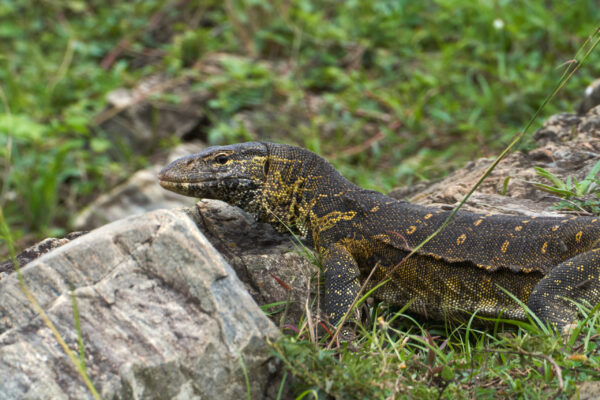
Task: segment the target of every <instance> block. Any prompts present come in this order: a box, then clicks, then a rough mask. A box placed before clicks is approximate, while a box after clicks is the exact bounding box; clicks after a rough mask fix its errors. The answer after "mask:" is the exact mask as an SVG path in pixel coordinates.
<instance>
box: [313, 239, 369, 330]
mask: <svg viewBox="0 0 600 400" xmlns="http://www.w3.org/2000/svg"><path fill="white" fill-rule="evenodd" d="M321 255H322V263H323V273H324V275H325V310H326V312H327V316H328V318H329V322H330V323H331V324H333V325H337V324H338V323H339V322H340V320H341V319H342V317H343V316H344V315H345V314H346V313H347V312H348V310H349V309H350V307H351V306H352V302H353V301H354V299H355V298H356V296H358V294H359V292H360V282H359V276H360V271H359V269H358V264H357V263H356V260H355V259H354V257H352V254H350V252H349V251H348V249H347V248H345V247H344V246H342V245H340V244H334V245H332V246H330V247H329V248H327V249H325V251H323V252H322V253H321Z"/></svg>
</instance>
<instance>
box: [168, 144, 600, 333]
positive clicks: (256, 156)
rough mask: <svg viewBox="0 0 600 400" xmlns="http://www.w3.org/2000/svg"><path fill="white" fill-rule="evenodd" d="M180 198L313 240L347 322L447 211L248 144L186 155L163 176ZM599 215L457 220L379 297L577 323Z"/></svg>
mask: <svg viewBox="0 0 600 400" xmlns="http://www.w3.org/2000/svg"><path fill="white" fill-rule="evenodd" d="M159 180H160V184H161V185H162V186H163V187H164V188H166V189H168V190H172V191H174V192H177V193H180V194H183V195H187V196H194V197H199V198H211V199H219V200H223V201H226V202H228V203H230V204H232V205H235V206H238V207H240V208H242V209H244V210H246V211H248V212H250V213H252V214H254V215H255V216H256V217H257V219H258V220H260V221H266V222H269V223H271V224H272V225H273V226H275V227H276V228H277V229H279V230H286V229H287V228H286V226H287V227H289V228H291V229H292V230H293V231H295V232H297V233H299V234H301V235H303V236H305V237H306V238H307V239H308V240H309V241H310V242H311V244H312V245H313V246H314V248H315V250H316V251H317V252H318V253H319V254H320V256H321V260H322V263H323V268H324V275H325V303H326V304H325V306H326V311H327V314H328V316H329V319H330V321H331V322H332V323H334V324H336V323H337V322H339V320H340V319H341V317H342V316H343V315H344V314H345V313H346V312H347V311H348V309H349V308H350V306H351V304H352V302H353V300H354V298H355V297H356V296H357V295H358V293H359V290H360V287H361V283H362V282H364V280H365V279H366V277H367V276H368V275H369V273H370V272H371V270H372V269H373V268H374V267H375V266H377V270H376V271H375V272H374V274H373V277H372V278H371V279H370V281H369V284H368V286H367V289H369V288H370V287H373V286H374V285H375V284H377V283H378V282H381V281H382V280H384V279H386V277H387V275H388V273H389V272H390V271H391V270H392V269H393V268H394V267H395V266H396V265H397V264H398V263H399V262H401V261H402V260H403V259H404V258H405V257H406V255H407V254H408V253H409V252H410V250H411V249H412V248H414V247H415V246H417V245H418V244H419V243H420V242H421V241H422V240H423V239H425V238H426V237H427V236H429V235H430V234H431V233H432V232H434V231H435V230H436V229H437V228H438V227H439V226H440V224H442V222H443V221H444V220H445V219H446V217H447V216H448V213H449V212H448V211H442V210H439V209H436V208H431V207H423V206H418V205H413V204H410V203H406V202H402V201H398V200H395V199H393V198H391V197H387V196H385V195H383V194H381V193H378V192H375V191H369V190H365V189H362V188H360V187H358V186H356V185H354V184H352V183H350V182H349V181H348V180H346V179H345V178H344V177H343V176H341V175H340V174H339V173H338V172H337V171H336V170H335V168H333V166H332V165H331V164H329V163H328V162H327V161H325V160H324V159H322V158H321V157H319V156H317V155H316V154H314V153H311V152H309V151H308V150H304V149H302V148H299V147H294V146H286V145H280V144H273V143H254V142H250V143H241V144H235V145H231V146H220V147H210V148H208V149H206V150H204V151H202V152H200V153H197V154H193V155H190V156H187V157H183V158H180V159H178V160H176V161H174V162H172V163H171V164H169V165H168V166H167V167H165V168H164V169H163V170H162V171H161V172H160V174H159ZM284 224H285V225H284ZM599 238H600V219H599V218H594V217H538V218H536V217H522V216H507V215H484V214H475V213H469V212H459V213H457V215H456V216H455V218H454V219H453V220H452V221H451V222H450V224H449V225H448V226H447V227H446V228H445V229H444V230H443V231H442V232H441V233H440V234H438V235H437V236H436V237H435V238H434V239H432V240H431V241H429V242H428V243H427V244H425V245H424V246H423V247H422V248H421V249H420V250H419V251H418V252H417V253H416V254H414V255H413V256H412V257H410V258H408V259H406V260H404V261H403V262H402V263H401V265H400V266H399V267H398V268H396V269H395V271H394V272H393V273H392V274H391V276H390V278H391V279H390V281H389V282H388V283H386V284H385V285H383V286H382V287H380V288H379V289H377V290H376V291H375V293H374V296H375V297H376V298H378V299H381V300H384V301H386V302H388V303H390V304H394V305H400V306H403V305H405V304H407V303H408V302H411V303H410V306H409V307H408V310H409V311H412V312H415V313H419V314H422V315H424V316H427V317H430V318H436V319H443V318H452V319H460V320H462V319H464V318H467V317H468V316H469V315H470V314H472V313H473V312H477V313H478V315H480V316H485V317H496V316H499V315H502V316H503V317H506V318H510V319H517V320H524V319H525V318H526V316H525V313H524V312H523V310H522V308H521V307H520V306H519V305H518V304H517V303H516V302H515V301H514V300H513V299H511V298H510V297H509V296H508V295H507V294H506V293H505V292H504V291H503V290H501V289H500V288H503V289H505V290H507V291H508V292H510V293H512V294H513V295H514V296H515V297H517V298H518V299H520V300H521V301H522V302H524V303H525V304H527V305H528V306H529V307H530V308H531V309H532V310H533V311H534V312H535V313H536V314H537V315H538V316H539V317H541V318H542V319H543V320H545V321H549V322H552V323H555V324H557V325H559V326H561V325H564V324H566V323H569V322H571V321H572V320H573V319H574V318H575V317H576V316H577V308H576V306H575V305H574V304H573V303H572V302H571V301H569V299H572V300H575V301H577V302H588V303H590V304H592V305H595V304H596V303H598V302H600V280H599V277H600V248H598V247H599V246H598V239H599Z"/></svg>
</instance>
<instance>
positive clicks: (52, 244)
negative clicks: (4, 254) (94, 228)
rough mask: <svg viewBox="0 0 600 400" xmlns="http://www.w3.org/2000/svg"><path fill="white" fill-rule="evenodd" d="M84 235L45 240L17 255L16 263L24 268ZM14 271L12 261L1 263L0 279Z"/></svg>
mask: <svg viewBox="0 0 600 400" xmlns="http://www.w3.org/2000/svg"><path fill="white" fill-rule="evenodd" d="M85 233H86V232H71V233H69V234H67V235H65V236H64V237H62V238H46V239H44V240H42V241H41V242H39V243H36V244H35V245H33V246H31V247H28V248H27V249H25V250H23V251H22V252H21V253H20V254H19V255H17V263H18V264H19V266H20V267H24V266H25V265H27V264H29V263H30V262H31V261H33V260H35V259H36V258H39V257H41V256H43V255H44V254H46V253H48V252H50V251H52V250H54V249H57V248H59V247H60V246H63V245H65V244H67V243H69V242H70V241H71V240H73V239H76V238H78V237H79V236H81V235H83V234H85ZM14 270H15V266H14V265H13V262H12V260H6V261H3V262H2V263H0V279H3V278H4V277H6V276H7V275H8V274H10V273H12V272H14Z"/></svg>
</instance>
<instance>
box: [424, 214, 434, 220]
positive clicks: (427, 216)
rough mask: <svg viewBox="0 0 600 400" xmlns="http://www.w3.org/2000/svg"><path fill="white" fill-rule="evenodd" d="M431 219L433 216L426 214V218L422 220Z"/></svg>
mask: <svg viewBox="0 0 600 400" xmlns="http://www.w3.org/2000/svg"><path fill="white" fill-rule="evenodd" d="M431 217H433V214H431V213H429V214H427V215H426V216H424V217H423V218H425V219H429V218H431Z"/></svg>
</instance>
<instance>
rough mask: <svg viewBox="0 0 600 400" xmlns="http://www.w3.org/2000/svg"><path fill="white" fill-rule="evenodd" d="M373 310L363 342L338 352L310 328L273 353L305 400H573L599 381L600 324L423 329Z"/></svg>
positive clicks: (282, 342) (595, 321)
mask: <svg viewBox="0 0 600 400" xmlns="http://www.w3.org/2000/svg"><path fill="white" fill-rule="evenodd" d="M380 312H381V310H380V309H376V310H375V311H374V313H375V314H374V315H373V320H375V321H377V323H375V324H373V325H372V327H371V328H370V329H368V330H365V329H361V332H360V339H359V340H358V341H357V342H354V343H351V344H343V346H342V347H340V348H337V349H335V350H328V349H327V348H326V343H327V340H326V339H322V343H321V344H319V345H316V344H314V343H311V342H310V341H309V340H308V338H309V337H310V335H309V334H308V332H307V330H308V328H306V329H305V330H303V331H302V332H301V333H299V334H298V335H297V336H295V337H292V336H284V337H282V338H281V339H280V340H279V341H278V342H277V343H275V345H274V347H275V350H276V351H277V354H278V355H279V356H280V357H281V358H282V360H283V361H284V364H285V365H286V367H287V368H288V370H289V371H290V372H291V373H292V375H293V376H295V377H297V378H300V379H299V380H297V381H296V385H295V387H294V389H295V393H297V394H298V395H300V394H305V396H304V398H307V399H323V398H325V394H329V395H332V396H334V397H335V398H339V399H390V398H396V399H400V398H408V399H410V398H413V399H440V398H442V399H472V398H477V399H480V398H481V399H496V398H531V399H542V398H569V396H571V395H573V394H574V393H575V391H576V383H578V382H582V381H586V380H598V379H600V355H599V354H598V346H599V345H600V336H599V335H598V334H597V332H598V329H600V318H599V315H598V314H597V313H596V315H595V316H593V317H592V318H590V320H586V321H584V322H582V323H581V324H579V325H578V326H577V327H576V328H575V330H576V331H577V333H578V334H573V335H571V336H565V337H561V336H560V335H558V334H555V333H553V332H552V331H550V330H549V329H547V328H540V327H538V326H537V325H535V324H533V323H519V326H520V329H507V327H506V326H503V327H502V328H500V327H501V324H500V323H496V325H493V323H492V325H491V327H492V328H493V329H490V328H489V327H488V328H487V329H478V328H475V327H474V326H473V325H472V324H471V323H472V322H475V321H476V318H474V319H473V320H472V321H469V323H468V324H464V325H461V326H431V324H430V325H429V326H421V325H419V323H418V322H417V321H415V320H413V319H412V318H410V317H408V316H405V315H402V314H401V313H397V314H393V313H391V314H390V313H389V311H388V312H384V314H387V315H384V316H383V317H382V316H378V314H379V313H380Z"/></svg>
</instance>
